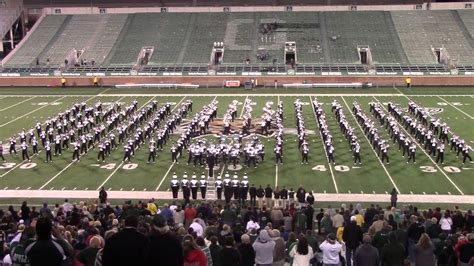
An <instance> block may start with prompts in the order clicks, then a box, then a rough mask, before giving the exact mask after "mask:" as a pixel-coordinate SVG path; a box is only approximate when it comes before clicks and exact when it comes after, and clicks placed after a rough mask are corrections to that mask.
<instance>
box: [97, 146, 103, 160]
mask: <svg viewBox="0 0 474 266" xmlns="http://www.w3.org/2000/svg"><path fill="white" fill-rule="evenodd" d="M98 148H99V154H98V155H97V161H98V162H100V161H101V160H102V162H105V145H104V143H99V147H98Z"/></svg>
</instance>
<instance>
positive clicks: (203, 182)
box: [199, 172, 207, 199]
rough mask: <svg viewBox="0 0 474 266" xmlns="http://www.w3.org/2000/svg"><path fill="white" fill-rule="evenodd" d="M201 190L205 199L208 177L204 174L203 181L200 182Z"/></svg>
mask: <svg viewBox="0 0 474 266" xmlns="http://www.w3.org/2000/svg"><path fill="white" fill-rule="evenodd" d="M199 189H200V190H201V197H202V199H205V198H206V190H207V181H206V175H205V174H204V172H203V173H202V175H201V180H199Z"/></svg>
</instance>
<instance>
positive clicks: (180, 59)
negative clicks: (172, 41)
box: [176, 13, 206, 64]
mask: <svg viewBox="0 0 474 266" xmlns="http://www.w3.org/2000/svg"><path fill="white" fill-rule="evenodd" d="M197 16H198V14H196V13H192V14H191V18H190V19H189V24H188V27H187V30H186V35H185V37H184V42H183V44H182V46H181V50H180V51H179V54H178V59H177V60H176V63H177V64H182V63H183V61H184V55H185V54H186V50H187V49H188V46H189V41H190V38H191V35H192V32H193V30H194V27H195V26H196V24H195V23H196V19H197ZM198 26H199V25H198ZM194 52H195V53H203V52H206V51H194Z"/></svg>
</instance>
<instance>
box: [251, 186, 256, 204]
mask: <svg viewBox="0 0 474 266" xmlns="http://www.w3.org/2000/svg"><path fill="white" fill-rule="evenodd" d="M249 195H250V205H252V206H255V205H256V204H257V188H256V187H255V185H254V184H252V185H251V186H250V188H249Z"/></svg>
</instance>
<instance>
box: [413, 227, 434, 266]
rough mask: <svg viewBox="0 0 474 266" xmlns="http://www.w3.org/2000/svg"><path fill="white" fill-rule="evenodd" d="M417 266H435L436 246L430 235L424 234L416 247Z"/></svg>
mask: <svg viewBox="0 0 474 266" xmlns="http://www.w3.org/2000/svg"><path fill="white" fill-rule="evenodd" d="M415 265H416V266H424V265H426V266H431V265H435V257H434V246H433V243H431V239H430V237H429V236H428V234H426V233H423V234H421V236H420V240H419V241H418V243H417V244H416V246H415Z"/></svg>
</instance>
